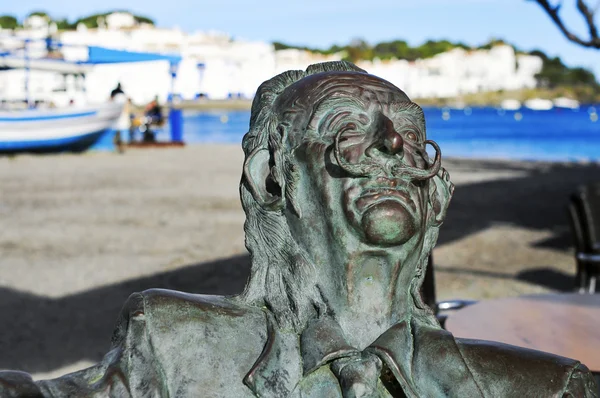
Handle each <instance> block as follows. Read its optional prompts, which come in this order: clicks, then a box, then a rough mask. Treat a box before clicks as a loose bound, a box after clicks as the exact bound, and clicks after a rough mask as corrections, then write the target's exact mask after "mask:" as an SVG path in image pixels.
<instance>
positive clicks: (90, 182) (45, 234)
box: [0, 145, 600, 378]
mask: <svg viewBox="0 0 600 398" xmlns="http://www.w3.org/2000/svg"><path fill="white" fill-rule="evenodd" d="M241 162H242V151H241V149H240V147H239V146H237V145H197V146H188V147H186V148H183V149H179V148H174V149H162V150H130V151H127V152H126V153H125V154H122V155H119V154H115V153H108V152H92V153H87V154H83V155H55V156H28V155H26V156H17V157H10V158H7V157H4V158H0V220H1V224H0V225H1V228H0V253H1V257H0V369H2V368H10V369H21V370H25V371H28V372H32V373H34V375H35V377H36V378H45V377H51V376H55V375H58V374H62V373H65V372H66V371H70V370H75V369H78V368H82V367H85V366H87V365H89V364H91V363H94V362H96V361H98V360H100V359H101V358H102V356H103V354H105V353H106V352H107V350H108V347H109V344H110V336H111V333H112V329H113V326H114V323H115V321H116V318H117V315H118V313H119V310H120V308H121V305H122V304H123V302H124V300H126V298H127V297H128V296H129V295H130V294H131V293H132V292H135V291H139V290H143V289H147V288H151V287H162V288H170V289H177V290H183V291H188V292H198V293H208V294H233V293H236V292H239V291H240V290H241V289H242V288H243V286H244V283H245V279H246V277H247V275H248V267H249V260H248V256H247V255H246V250H245V248H244V236H243V230H242V225H243V222H244V214H243V211H242V209H241V206H240V203H239V197H238V183H239V179H240V170H241ZM445 167H446V168H447V169H448V170H449V172H450V174H451V176H452V180H453V181H454V182H455V184H456V186H457V187H456V192H455V197H454V199H453V203H452V204H451V205H450V210H449V212H448V218H447V220H446V223H445V224H444V226H443V227H442V231H441V234H440V240H439V243H438V246H437V248H436V249H435V251H434V259H435V272H436V283H437V295H438V299H448V298H472V299H485V298H491V297H504V296H516V295H521V294H527V293H540V292H547V291H568V290H571V289H572V286H573V275H574V271H575V265H574V259H573V254H572V249H571V247H570V246H571V238H570V231H569V227H568V220H567V217H566V210H565V206H566V203H567V199H568V195H569V194H570V193H571V192H572V191H573V189H574V188H575V187H576V186H577V185H578V184H581V183H584V182H587V181H594V180H598V179H599V178H600V166H598V165H596V164H576V163H543V162H539V163H538V162H508V161H493V160H485V161H483V160H461V159H447V160H445Z"/></svg>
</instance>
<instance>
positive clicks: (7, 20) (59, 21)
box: [0, 10, 154, 30]
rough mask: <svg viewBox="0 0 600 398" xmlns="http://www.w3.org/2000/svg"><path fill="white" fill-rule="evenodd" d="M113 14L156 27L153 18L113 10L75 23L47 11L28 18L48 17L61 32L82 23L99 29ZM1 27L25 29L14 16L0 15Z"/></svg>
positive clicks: (79, 19)
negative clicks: (123, 13) (103, 21)
mask: <svg viewBox="0 0 600 398" xmlns="http://www.w3.org/2000/svg"><path fill="white" fill-rule="evenodd" d="M113 12H126V13H130V14H132V15H133V18H134V19H135V21H136V22H137V23H140V24H142V23H144V24H149V25H154V21H153V20H152V19H151V18H148V17H145V16H142V15H136V14H134V13H131V12H129V11H126V10H112V11H107V12H103V13H98V14H92V15H88V16H85V17H81V18H78V19H76V20H74V21H69V20H68V19H66V18H53V17H51V16H50V15H49V14H48V13H47V12H45V11H34V12H31V13H29V14H28V15H27V18H29V17H30V16H34V15H37V16H42V17H46V18H47V19H48V21H49V22H54V23H55V24H56V27H57V28H58V29H59V30H75V29H76V28H77V25H79V24H80V23H82V24H84V25H85V26H86V27H87V28H90V29H94V28H97V27H98V22H99V21H101V20H102V19H103V18H106V17H107V16H108V15H110V14H112V13H113ZM0 27H2V29H19V28H22V27H23V21H19V20H18V19H17V18H16V17H15V16H13V15H0Z"/></svg>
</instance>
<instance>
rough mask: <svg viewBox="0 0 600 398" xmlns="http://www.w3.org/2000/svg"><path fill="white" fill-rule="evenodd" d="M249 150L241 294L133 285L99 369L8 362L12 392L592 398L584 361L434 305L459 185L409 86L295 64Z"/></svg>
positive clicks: (254, 130) (256, 108) (261, 112)
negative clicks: (47, 371)
mask: <svg viewBox="0 0 600 398" xmlns="http://www.w3.org/2000/svg"><path fill="white" fill-rule="evenodd" d="M427 145H430V146H431V147H433V149H434V152H435V155H434V156H433V158H430V157H429V155H428V154H427V151H426V146H427ZM242 148H243V150H244V155H245V157H244V163H243V166H242V178H241V183H240V197H241V201H242V207H243V209H244V212H245V214H246V222H245V225H244V230H245V234H246V247H247V248H248V250H249V252H250V255H251V261H252V266H251V273H250V277H249V281H248V283H247V285H246V288H245V290H244V292H243V293H242V294H241V295H239V296H233V297H223V296H210V295H199V294H188V293H183V292H176V291H169V290H163V289H151V290H147V291H144V292H141V293H134V294H133V295H131V296H130V298H129V299H128V300H127V302H126V303H125V305H124V307H123V309H122V312H121V315H120V317H119V320H118V322H117V326H116V328H115V332H114V334H113V338H112V348H111V350H110V352H109V353H108V354H106V356H105V357H104V359H103V360H102V362H100V363H99V364H97V365H95V366H92V367H90V368H88V369H85V370H82V371H79V372H75V373H71V374H69V375H66V376H63V377H61V378H58V379H54V380H45V381H33V380H32V378H31V376H30V375H28V374H26V373H23V372H17V371H5V372H0V396H10V397H12V396H23V397H24V396H36V397H37V396H41V397H75V396H85V397H106V396H110V397H235V398H244V397H261V398H285V397H293V398H300V397H307V398H317V397H318V398H323V397H326V398H358V397H361V398H390V397H398V398H401V397H408V398H421V397H423V398H425V397H427V398H437V397H456V398H458V397H461V398H462V397H468V398H484V397H485V398H499V397H510V398H512V397H514V398H517V397H519V398H520V397H563V398H568V397H583V398H593V397H596V388H597V387H596V384H595V382H594V379H593V377H592V375H591V374H590V372H589V370H588V369H587V368H586V367H585V366H584V365H583V364H581V363H580V362H578V361H576V360H571V359H567V358H562V357H558V356H555V355H551V354H546V353H542V352H539V351H533V350H527V349H521V348H518V347H514V346H509V345H505V344H500V343H494V342H488V341H479V340H467V339H461V338H455V337H454V336H453V335H452V334H451V333H449V332H448V331H445V330H443V329H442V328H441V326H440V324H439V322H438V320H437V318H436V316H435V314H434V313H433V311H431V309H430V308H428V307H427V306H426V305H425V303H424V302H423V298H422V296H421V294H420V287H421V284H422V283H423V279H424V275H425V270H426V267H427V261H428V258H429V255H430V253H431V250H432V249H433V247H434V245H435V242H436V240H437V237H438V234H439V230H440V227H441V224H442V223H443V221H444V219H445V216H446V211H447V209H448V205H449V203H450V199H451V197H452V194H453V192H454V185H453V184H452V183H451V182H450V176H449V174H448V172H447V171H446V170H445V169H444V168H443V167H442V163H441V162H442V161H441V151H440V149H439V147H438V145H437V144H436V143H435V142H433V141H431V140H428V139H427V136H426V128H425V118H424V114H423V111H422V109H421V108H420V107H419V106H418V105H417V104H415V103H413V102H412V101H411V100H410V99H409V98H408V96H407V95H406V94H405V93H404V92H403V91H401V90H400V89H399V88H397V87H396V86H394V85H393V84H391V83H389V82H387V81H385V80H383V79H380V78H378V77H376V76H374V75H370V74H368V73H366V72H365V71H363V70H362V69H360V68H358V67H356V66H355V65H353V64H350V63H346V62H330V63H323V64H316V65H311V66H310V67H308V69H307V70H306V71H296V70H295V71H288V72H284V73H282V74H280V75H278V76H275V77H274V78H272V79H270V80H268V81H266V82H265V83H263V84H262V85H261V86H260V87H259V89H258V91H257V94H256V97H255V99H254V101H253V104H252V111H251V117H250V128H249V131H248V133H247V134H246V135H245V136H244V139H243V142H242Z"/></svg>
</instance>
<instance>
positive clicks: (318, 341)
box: [244, 313, 484, 398]
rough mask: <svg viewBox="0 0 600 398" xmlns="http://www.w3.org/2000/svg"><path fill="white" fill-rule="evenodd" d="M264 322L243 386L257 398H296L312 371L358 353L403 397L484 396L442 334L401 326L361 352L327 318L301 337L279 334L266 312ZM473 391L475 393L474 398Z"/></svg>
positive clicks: (422, 327)
mask: <svg viewBox="0 0 600 398" xmlns="http://www.w3.org/2000/svg"><path fill="white" fill-rule="evenodd" d="M267 319H268V327H267V329H268V337H267V342H266V344H265V348H264V349H263V352H262V354H261V356H260V357H259V358H258V359H257V361H256V363H255V364H254V366H253V367H252V369H251V370H250V371H249V372H248V374H247V375H246V377H245V378H244V383H245V384H246V385H247V386H248V387H249V388H250V389H251V390H252V391H253V392H254V393H255V394H256V396H258V397H264V398H275V397H278V398H281V397H288V396H295V395H296V394H295V393H296V392H297V390H298V384H299V383H300V382H301V381H302V380H303V379H306V378H308V377H310V375H311V374H312V373H313V372H316V371H317V370H319V369H321V368H322V367H324V366H329V365H331V364H332V363H333V362H334V361H336V360H339V359H342V358H349V357H352V356H356V355H362V354H363V353H369V354H374V355H376V356H377V357H378V358H379V359H380V360H381V362H382V364H383V368H384V371H383V373H382V376H381V377H382V379H383V378H384V377H386V374H389V378H391V379H392V380H391V381H392V382H393V383H392V384H389V383H386V384H385V385H386V388H388V390H390V387H391V388H392V389H393V388H394V385H395V387H397V388H399V387H401V390H402V391H403V392H404V394H405V395H406V397H409V398H410V397H415V398H418V397H425V396H427V397H437V396H447V397H464V396H469V397H473V398H475V397H477V396H479V397H483V396H484V395H483V393H482V392H481V390H480V388H479V386H478V385H477V383H476V382H475V380H474V378H473V375H472V374H471V372H470V370H469V368H468V367H467V365H466V364H465V362H464V359H463V357H462V355H461V353H460V351H459V349H458V346H457V345H456V342H455V340H454V337H453V336H452V335H451V334H450V333H448V332H447V331H445V330H442V329H437V328H434V327H431V326H426V325H419V324H417V323H415V322H411V323H409V322H406V321H403V322H400V323H397V324H396V325H394V326H392V327H391V328H390V329H388V330H387V331H385V332H384V333H383V334H382V335H381V336H379V338H377V340H375V342H373V343H372V344H371V345H370V346H369V347H367V348H366V349H365V350H363V351H360V350H358V349H356V348H354V347H352V346H350V345H349V344H348V343H347V341H346V340H345V338H344V336H343V333H342V330H341V328H340V326H339V325H338V324H337V323H336V322H335V321H334V320H332V319H331V318H322V319H319V320H315V321H313V322H311V323H310V324H309V325H308V327H307V328H306V329H305V330H304V332H303V333H302V334H301V335H300V336H298V335H297V334H295V333H293V332H291V331H282V330H280V329H278V328H277V326H276V324H275V322H274V320H273V316H272V315H271V314H270V313H267ZM331 379H332V380H330V381H333V382H334V383H327V384H335V385H334V386H329V388H334V389H335V390H337V391H338V395H339V392H341V391H340V387H339V384H337V380H335V377H333V378H331ZM318 388H321V389H322V388H327V387H325V386H323V385H321V386H319V387H318ZM391 392H392V391H390V393H391ZM473 392H478V393H479V394H478V395H475V396H474V395H473ZM303 395H305V396H310V394H303ZM321 396H324V395H321ZM339 396H341V395H339ZM387 396H389V395H387Z"/></svg>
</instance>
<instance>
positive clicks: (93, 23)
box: [73, 10, 154, 29]
mask: <svg viewBox="0 0 600 398" xmlns="http://www.w3.org/2000/svg"><path fill="white" fill-rule="evenodd" d="M114 12H126V13H130V12H129V11H120V10H119V11H110V12H103V13H99V14H92V15H89V16H87V17H83V18H79V19H78V20H76V21H75V22H74V23H73V25H74V26H77V25H79V24H80V23H82V24H84V25H85V26H86V27H88V28H91V29H93V28H97V27H98V22H99V21H101V20H102V19H103V18H106V17H107V16H108V15H110V14H112V13H114ZM130 14H131V13H130ZM132 15H133V18H134V19H135V21H136V22H138V23H147V24H150V25H154V21H153V20H152V19H150V18H148V17H144V16H141V15H135V14H132Z"/></svg>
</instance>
